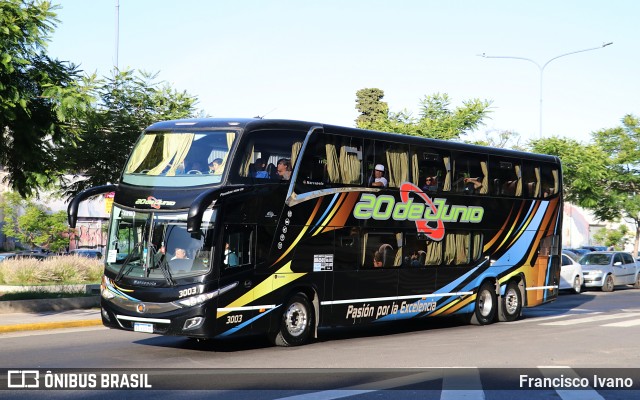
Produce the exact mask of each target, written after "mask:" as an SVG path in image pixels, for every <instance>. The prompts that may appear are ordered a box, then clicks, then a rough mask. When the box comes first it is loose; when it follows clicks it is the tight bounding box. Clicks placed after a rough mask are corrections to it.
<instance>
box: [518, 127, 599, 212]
mask: <svg viewBox="0 0 640 400" xmlns="http://www.w3.org/2000/svg"><path fill="white" fill-rule="evenodd" d="M530 146H531V150H532V151H534V152H536V153H543V154H550V155H554V156H558V157H559V158H560V160H561V161H562V171H563V179H564V196H565V199H566V200H568V201H570V202H572V203H574V204H577V205H579V206H581V207H585V208H593V207H594V206H596V205H597V204H598V203H599V202H600V201H602V198H603V196H604V195H605V191H606V186H605V185H606V182H607V180H608V177H609V171H608V168H607V165H608V163H607V154H605V152H604V151H603V149H601V148H599V147H598V146H595V145H593V144H588V145H583V144H581V143H579V142H577V141H575V140H573V139H565V138H557V137H551V138H544V139H540V140H535V141H532V142H531V144H530Z"/></svg>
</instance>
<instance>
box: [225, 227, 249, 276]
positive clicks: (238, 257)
mask: <svg viewBox="0 0 640 400" xmlns="http://www.w3.org/2000/svg"><path fill="white" fill-rule="evenodd" d="M225 231H226V233H225V235H224V242H223V246H224V248H223V251H222V264H223V267H224V268H225V269H227V268H233V267H239V266H244V265H250V264H252V263H253V254H254V247H255V246H254V245H255V240H254V238H255V232H254V229H253V227H252V226H250V225H239V226H235V225H228V226H227V227H226V229H225Z"/></svg>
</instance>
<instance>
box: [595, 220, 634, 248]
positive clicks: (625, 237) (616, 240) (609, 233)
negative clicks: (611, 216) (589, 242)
mask: <svg viewBox="0 0 640 400" xmlns="http://www.w3.org/2000/svg"><path fill="white" fill-rule="evenodd" d="M593 238H594V239H595V240H596V243H602V244H603V245H605V246H607V247H611V246H614V247H615V248H616V249H624V247H625V245H626V244H627V242H629V240H630V237H629V228H627V226H626V225H620V226H618V229H604V228H602V229H599V230H598V231H596V233H594V234H593Z"/></svg>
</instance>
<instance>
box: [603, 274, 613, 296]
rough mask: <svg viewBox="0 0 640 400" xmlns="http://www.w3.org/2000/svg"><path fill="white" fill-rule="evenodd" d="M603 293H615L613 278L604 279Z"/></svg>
mask: <svg viewBox="0 0 640 400" xmlns="http://www.w3.org/2000/svg"><path fill="white" fill-rule="evenodd" d="M602 291H603V292H613V276H611V275H607V276H606V277H605V278H604V285H602Z"/></svg>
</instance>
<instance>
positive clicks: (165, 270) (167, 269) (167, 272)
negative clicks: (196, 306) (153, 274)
mask: <svg viewBox="0 0 640 400" xmlns="http://www.w3.org/2000/svg"><path fill="white" fill-rule="evenodd" d="M156 254H157V253H156ZM154 256H155V254H154ZM153 259H154V257H152V260H153ZM154 267H157V268H160V272H162V275H164V279H165V280H166V281H167V283H168V284H169V285H170V286H175V284H176V281H175V280H173V276H172V275H171V266H170V265H169V263H168V262H167V256H166V255H164V254H162V255H161V256H160V261H159V262H158V264H157V265H154Z"/></svg>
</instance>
